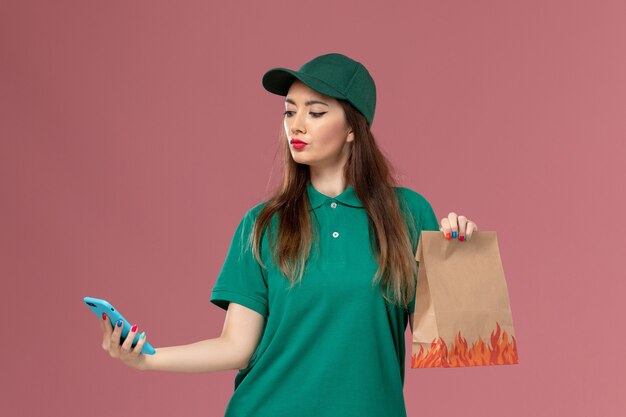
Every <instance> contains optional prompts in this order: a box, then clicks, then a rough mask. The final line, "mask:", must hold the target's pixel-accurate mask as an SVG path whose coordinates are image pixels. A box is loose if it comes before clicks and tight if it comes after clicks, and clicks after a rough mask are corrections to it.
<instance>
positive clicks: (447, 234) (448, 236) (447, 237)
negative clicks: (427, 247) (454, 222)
mask: <svg viewBox="0 0 626 417" xmlns="http://www.w3.org/2000/svg"><path fill="white" fill-rule="evenodd" d="M446 239H448V240H450V232H448V233H446Z"/></svg>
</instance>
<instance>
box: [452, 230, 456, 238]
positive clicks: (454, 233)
mask: <svg viewBox="0 0 626 417" xmlns="http://www.w3.org/2000/svg"><path fill="white" fill-rule="evenodd" d="M452 239H456V232H455V231H453V232H452Z"/></svg>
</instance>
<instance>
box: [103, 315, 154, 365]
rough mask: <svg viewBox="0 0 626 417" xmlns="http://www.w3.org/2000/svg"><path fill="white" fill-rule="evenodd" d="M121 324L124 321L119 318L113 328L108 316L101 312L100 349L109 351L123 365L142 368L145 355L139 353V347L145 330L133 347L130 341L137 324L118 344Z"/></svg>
mask: <svg viewBox="0 0 626 417" xmlns="http://www.w3.org/2000/svg"><path fill="white" fill-rule="evenodd" d="M123 326H124V323H123V322H122V321H121V320H120V321H119V322H118V323H116V325H115V329H114V328H113V326H111V322H110V321H109V318H108V317H107V316H106V314H104V313H103V317H102V320H100V327H101V328H102V349H104V350H106V351H107V352H109V355H111V357H112V358H116V359H119V360H121V361H122V362H123V363H124V364H125V365H128V366H130V367H131V368H135V369H139V370H144V369H145V367H144V365H145V355H144V354H143V353H141V349H142V348H143V345H144V344H145V342H146V332H143V333H142V334H141V336H140V337H139V340H138V341H137V344H136V345H135V347H134V348H133V347H132V343H133V340H135V335H136V334H137V325H134V326H133V327H132V328H131V330H130V331H129V332H128V335H127V336H126V339H125V340H124V343H122V345H120V339H121V335H122V327H123Z"/></svg>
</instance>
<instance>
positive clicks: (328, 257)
mask: <svg viewBox="0 0 626 417" xmlns="http://www.w3.org/2000/svg"><path fill="white" fill-rule="evenodd" d="M395 190H396V194H397V196H398V197H399V202H400V205H401V207H402V209H403V213H404V214H405V220H406V219H407V217H406V216H407V215H409V216H412V219H413V221H414V222H415V230H413V231H412V230H411V227H409V223H406V224H407V227H408V230H409V234H410V236H411V241H412V244H413V254H415V252H416V250H417V239H418V238H419V232H420V230H439V224H438V221H437V218H436V216H435V214H434V212H433V210H432V207H431V205H430V203H429V202H428V201H427V200H426V199H425V198H424V197H422V196H421V195H420V194H418V193H417V192H415V191H412V190H410V189H408V188H404V187H396V189H395ZM307 192H308V197H309V201H310V203H311V208H310V210H309V213H310V214H311V221H312V222H313V225H314V229H315V230H316V232H315V233H318V238H319V246H317V245H316V244H315V241H314V243H313V246H312V248H311V254H310V258H309V260H308V261H307V265H306V270H305V273H304V276H303V278H302V283H301V284H296V285H295V286H294V288H293V289H292V290H291V292H289V281H288V279H287V278H285V277H283V276H282V274H281V273H280V270H279V269H278V267H277V266H276V265H275V264H274V263H273V262H272V261H271V256H270V251H269V246H268V239H267V229H266V231H265V232H264V235H263V239H262V244H261V259H263V263H264V265H266V266H267V267H268V269H267V270H265V269H262V268H261V266H260V265H259V263H258V262H257V261H256V259H255V258H254V256H253V254H252V250H251V247H248V250H246V248H247V246H246V240H247V237H248V234H249V233H250V231H251V230H252V227H253V225H254V221H255V219H256V217H257V216H258V214H259V212H260V210H261V209H262V207H263V205H264V204H265V203H259V204H258V205H256V206H255V207H253V208H251V209H250V210H249V211H248V212H247V213H246V214H245V216H244V217H243V219H242V220H241V222H240V223H239V226H238V227H237V230H236V232H235V234H234V237H233V239H232V242H231V245H230V248H229V250H228V253H227V256H226V260H225V262H224V265H223V267H222V269H221V272H220V274H219V276H218V278H217V281H216V283H215V286H214V288H213V291H212V294H211V298H210V300H211V302H212V303H214V304H215V305H217V306H219V307H221V308H223V309H225V310H226V309H227V308H228V303H229V302H234V303H237V304H241V305H243V306H246V307H248V308H250V309H252V310H255V311H257V312H258V313H259V314H262V315H263V316H264V317H265V318H266V324H265V330H264V332H263V336H262V338H261V340H260V342H259V345H258V346H257V349H256V351H255V352H254V354H253V355H252V357H251V359H250V362H249V364H248V366H247V367H246V368H245V369H241V370H239V372H238V374H237V376H236V377H235V392H234V394H233V396H232V398H231V399H230V401H229V403H228V406H227V408H226V414H225V416H226V417H248V416H255V417H282V416H289V417H309V416H310V417H326V416H328V417H339V416H340V417H352V416H354V417H369V416H371V417H381V416H385V417H404V416H406V409H405V404H404V396H403V386H404V356H405V348H404V343H405V342H404V333H405V330H406V327H407V324H408V314H409V313H412V312H413V307H414V303H415V295H414V296H413V301H412V302H411V304H410V305H409V308H408V309H403V308H402V307H396V306H393V305H391V304H389V303H386V302H385V300H384V298H383V297H382V294H381V292H380V285H376V286H373V285H372V281H373V277H374V274H375V272H376V268H377V265H376V262H375V259H374V256H373V254H372V250H371V247H370V232H369V229H368V218H367V213H366V211H365V209H364V208H363V206H362V204H361V202H360V201H359V199H358V198H357V196H356V194H355V193H354V190H353V188H352V186H348V188H346V189H345V190H344V191H343V193H341V194H340V195H338V196H336V197H328V196H326V195H324V194H322V193H320V192H319V191H317V190H316V189H315V188H314V187H313V186H312V184H311V182H310V181H309V182H308V184H307ZM277 221H278V220H277V216H276V215H275V216H274V218H273V219H272V222H273V223H272V227H273V228H274V229H273V230H277V229H276V228H277V227H278V223H277ZM371 233H372V234H373V231H372V232H371Z"/></svg>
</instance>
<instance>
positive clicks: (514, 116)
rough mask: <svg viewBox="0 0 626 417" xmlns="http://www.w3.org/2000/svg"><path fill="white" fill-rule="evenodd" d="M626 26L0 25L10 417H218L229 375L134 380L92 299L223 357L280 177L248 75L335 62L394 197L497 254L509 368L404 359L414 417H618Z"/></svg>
mask: <svg viewBox="0 0 626 417" xmlns="http://www.w3.org/2000/svg"><path fill="white" fill-rule="evenodd" d="M625 19H626V6H625V3H624V2H623V1H618V0H616V1H591V0H589V1H553V0H541V1H517V2H511V1H499V0H492V1H471V2H468V1H437V2H424V1H402V2H382V1H369V2H363V1H349V2H348V1H343V2H342V1H339V2H330V1H317V2H296V1H289V2H287V1H285V2H282V1H262V2H253V1H249V2H245V3H241V2H234V1H233V2H220V4H219V5H218V4H216V2H201V1H187V2H178V3H174V2H156V1H141V2H138V1H107V2H94V1H85V0H81V1H78V0H73V1H38V2H35V1H23V0H22V1H19V0H14V1H6V0H5V1H3V2H2V3H0V274H1V281H0V282H1V284H0V285H1V288H0V290H1V296H2V300H1V301H2V303H1V307H0V308H1V309H2V318H3V320H4V326H3V327H4V331H3V337H2V345H1V349H2V352H1V356H0V357H1V360H2V364H1V365H2V379H1V382H0V384H1V385H2V386H1V387H0V393H1V395H2V401H0V414H2V415H68V416H72V415H79V414H83V413H84V412H87V411H88V412H89V414H90V415H93V416H111V415H127V416H131V415H146V416H149V415H154V416H164V415H174V413H176V415H185V416H221V415H223V413H224V409H225V407H226V404H227V402H228V400H229V398H230V396H231V394H232V392H233V387H234V377H235V375H236V371H226V372H218V373H209V374H174V373H157V372H153V373H142V372H138V371H135V370H133V369H130V368H127V367H125V366H124V365H123V364H121V363H119V362H116V361H113V360H112V359H110V358H109V357H108V354H107V353H106V352H104V351H103V350H102V349H101V347H100V343H101V331H100V328H99V327H98V324H97V320H96V318H95V316H93V315H92V313H90V312H89V311H88V310H87V309H86V308H85V307H84V305H83V304H82V297H84V296H86V295H89V296H94V297H101V298H106V299H109V300H110V301H112V302H113V303H114V305H116V306H117V307H118V308H120V310H122V311H123V312H124V314H125V315H126V316H127V317H128V318H129V319H130V318H132V319H131V320H136V322H137V323H138V324H139V327H140V330H146V331H147V335H148V340H149V341H150V342H151V343H152V344H153V345H155V346H157V347H158V346H168V345H178V344H186V343H191V342H194V341H197V340H201V339H206V338H212V337H218V336H219V334H220V332H221V329H222V324H223V319H224V315H225V313H224V312H223V311H222V310H220V309H219V308H218V307H216V306H214V305H212V304H210V302H209V296H210V292H211V289H212V287H213V284H214V282H215V278H216V276H217V274H218V272H219V270H220V268H221V265H222V262H223V260H224V257H225V255H226V251H227V249H228V244H229V242H230V239H231V237H232V234H233V232H234V230H235V228H236V226H237V223H238V221H239V220H240V218H241V216H242V215H243V213H244V212H245V211H246V210H247V209H248V208H250V207H251V206H252V205H254V204H256V203H257V202H260V201H262V200H263V199H264V198H265V197H266V196H267V193H268V192H269V190H270V189H271V186H272V185H273V184H275V183H276V180H277V179H278V176H279V171H278V169H277V168H278V164H277V162H278V161H277V159H276V154H277V151H278V149H279V148H278V142H277V139H278V132H279V130H280V129H281V128H282V111H283V104H282V101H283V99H282V98H281V97H279V96H276V95H271V94H269V93H267V92H266V91H265V90H264V89H263V88H262V86H261V76H262V74H263V73H264V72H265V71H266V70H268V69H269V68H272V67H276V66H286V67H289V68H294V69H297V68H299V66H300V65H301V64H303V63H304V62H306V61H308V60H309V59H311V58H313V57H314V56H316V55H319V54H322V53H327V52H341V53H344V54H347V55H349V56H351V57H353V58H355V59H357V60H360V61H361V62H363V63H364V64H365V65H366V66H367V67H368V69H369V70H370V72H371V73H372V75H373V77H374V79H375V80H376V83H377V86H378V104H377V112H376V117H375V119H374V124H373V131H374V134H375V135H376V138H377V140H378V142H379V144H380V146H381V147H382V148H383V150H384V151H385V153H386V154H387V155H388V156H389V158H390V159H391V161H392V162H393V163H394V165H395V166H396V167H397V168H398V170H399V172H400V174H401V175H402V183H403V184H404V185H406V186H408V187H411V188H413V189H415V190H416V191H418V192H420V193H421V194H423V195H424V196H425V197H426V198H427V199H428V200H429V201H430V202H431V203H432V205H433V207H434V209H435V211H436V213H437V216H438V217H439V218H440V219H441V218H442V217H444V216H446V215H447V214H448V213H449V212H450V211H455V212H457V213H458V214H464V215H466V216H468V217H469V218H470V219H472V220H474V221H475V222H476V223H477V224H478V227H479V229H480V230H484V231H488V230H494V231H497V233H498V242H499V245H500V250H501V256H502V261H503V265H504V268H505V272H506V278H507V283H508V288H509V291H510V301H511V308H512V311H513V319H514V325H515V331H516V336H517V340H518V349H519V355H520V364H519V365H515V366H497V367H496V366H493V367H472V368H463V369H447V370H446V369H443V370H442V369H438V370H423V369H421V370H420V369H409V361H408V356H407V364H406V366H407V378H406V382H405V395H406V403H407V411H408V415H409V416H420V415H425V416H434V415H437V416H452V415H463V416H481V417H485V416H501V415H508V416H553V415H559V416H561V415H567V416H570V417H574V416H618V415H622V414H621V413H623V410H624V407H625V406H626V396H624V392H625V388H626V376H625V375H626V365H625V359H624V358H625V354H624V346H625V342H626V337H625V336H624V326H623V322H622V321H618V320H619V319H620V318H623V317H624V310H623V309H622V308H619V307H618V306H619V305H620V304H622V305H623V303H622V300H623V298H624V290H625V285H624V281H623V277H624V274H623V272H622V273H620V272H619V271H623V269H624V266H623V265H624V263H623V261H624V252H625V251H624V248H625V247H626V245H625V244H624V232H625V231H626V230H625V227H624V219H623V213H624V212H625V211H626V207H625V206H626V204H625V197H624V191H623V179H624V178H625V174H626V172H625V171H626V170H625V169H624V162H626V158H625V157H626V146H625V144H624V141H625V139H626V117H625V115H626V79H625V77H624V74H626V53H625V52H626V50H625V49H624V45H625V43H626V26H624V21H625ZM406 336H407V337H406V345H407V349H409V348H410V344H409V343H410V337H409V336H410V334H409V332H407V334H406ZM297 389H298V387H294V390H297Z"/></svg>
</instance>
